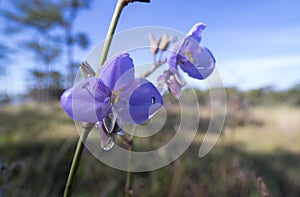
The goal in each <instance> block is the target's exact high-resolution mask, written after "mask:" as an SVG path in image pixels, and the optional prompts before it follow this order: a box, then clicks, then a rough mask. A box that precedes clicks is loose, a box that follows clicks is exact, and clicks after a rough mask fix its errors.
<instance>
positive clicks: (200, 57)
mask: <svg viewBox="0 0 300 197" xmlns="http://www.w3.org/2000/svg"><path fill="white" fill-rule="evenodd" d="M205 28H206V25H205V24H204V23H197V24H196V25H194V26H193V27H192V28H191V30H190V31H189V33H188V34H187V35H186V37H185V38H184V39H183V40H180V41H177V42H176V43H174V44H173V45H172V46H171V49H170V53H169V55H168V64H169V70H167V71H165V72H164V73H163V75H161V76H160V77H159V78H158V80H157V81H158V84H159V86H163V84H167V86H168V88H169V90H170V92H171V93H172V94H173V95H174V96H175V97H177V98H178V97H179V96H180V94H181V88H182V87H183V86H184V85H185V81H184V80H183V78H182V77H181V76H180V74H179V70H178V67H180V68H181V70H182V71H183V72H185V73H187V74H188V75H189V76H190V77H192V78H195V79H198V80H203V79H206V78H207V77H208V76H209V75H210V74H211V73H212V71H213V70H214V68H215V62H216V61H215V58H214V57H213V55H212V53H211V52H210V50H209V49H207V48H206V47H202V46H200V45H199V44H200V42H201V38H202V32H203V30H204V29H205Z"/></svg>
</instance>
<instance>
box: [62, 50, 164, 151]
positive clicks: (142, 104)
mask: <svg viewBox="0 0 300 197" xmlns="http://www.w3.org/2000/svg"><path fill="white" fill-rule="evenodd" d="M162 103H163V100H162V96H161V95H160V93H159V92H158V90H157V89H156V87H155V86H154V85H153V84H152V83H151V82H149V81H148V80H146V79H144V78H135V77H134V65H133V60H132V59H131V58H130V56H129V54H127V53H124V54H120V55H118V56H117V57H115V58H113V59H112V60H111V61H109V62H107V63H106V64H105V65H103V66H102V67H101V68H100V70H99V77H93V76H88V77H87V79H85V80H83V81H82V82H80V83H78V84H76V85H75V86H73V87H71V88H70V89H68V90H66V91H65V92H64V93H63V94H62V96H61V104H62V107H63V109H64V110H65V111H66V113H67V114H68V115H69V116H70V117H71V118H72V119H74V120H76V121H83V122H91V123H97V124H98V125H99V126H98V127H99V131H100V136H102V139H103V136H104V135H103V133H104V132H105V133H106V132H108V133H111V132H112V131H113V129H114V124H112V126H110V128H108V127H107V128H106V129H105V130H104V129H103V127H102V124H105V125H107V123H106V122H107V121H105V120H106V118H109V119H110V121H113V122H115V121H117V123H118V125H119V126H120V125H122V121H126V122H128V123H132V124H142V123H144V122H146V121H147V120H149V118H150V117H151V116H152V115H153V114H154V113H155V112H156V111H157V110H158V109H159V108H160V107H161V106H162ZM111 117H112V118H111ZM114 117H117V118H114ZM105 125H104V126H105ZM104 144H105V142H104V143H102V146H103V147H104V146H105V145H104Z"/></svg>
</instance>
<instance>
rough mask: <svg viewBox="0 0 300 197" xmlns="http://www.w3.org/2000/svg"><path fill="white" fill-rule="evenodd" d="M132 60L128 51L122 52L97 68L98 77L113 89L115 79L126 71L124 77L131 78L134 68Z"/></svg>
mask: <svg viewBox="0 0 300 197" xmlns="http://www.w3.org/2000/svg"><path fill="white" fill-rule="evenodd" d="M133 66H134V65H133V60H132V59H131V58H130V57H129V54H128V53H123V54H120V55H118V56H117V57H115V58H113V59H112V60H110V61H108V62H107V63H105V64H104V65H103V66H102V67H101V68H100V69H99V78H100V79H101V80H102V81H103V83H104V84H105V85H106V86H107V87H109V88H110V89H113V88H114V86H115V84H116V83H117V81H118V80H119V79H120V78H121V76H122V75H124V74H125V73H126V77H127V78H130V80H133V78H134V69H133Z"/></svg>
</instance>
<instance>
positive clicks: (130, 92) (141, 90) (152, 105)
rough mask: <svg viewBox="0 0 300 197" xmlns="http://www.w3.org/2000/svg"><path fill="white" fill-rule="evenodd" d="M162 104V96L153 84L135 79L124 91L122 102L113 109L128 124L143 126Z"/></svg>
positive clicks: (121, 97)
mask: <svg viewBox="0 0 300 197" xmlns="http://www.w3.org/2000/svg"><path fill="white" fill-rule="evenodd" d="M162 103H163V99H162V96H161V95H160V93H159V92H158V90H157V89H156V87H155V86H154V85H153V84H152V83H151V82H149V81H148V80H146V79H135V80H133V81H132V82H131V83H130V84H129V85H128V86H127V87H126V88H124V89H122V92H121V96H120V102H118V103H116V104H115V105H114V106H113V108H114V111H115V112H116V113H117V114H118V116H119V117H120V118H121V119H122V120H124V121H126V122H127V123H132V124H142V123H144V122H146V121H147V120H149V118H150V117H151V116H152V115H154V113H155V112H156V111H157V110H158V109H159V108H160V107H161V106H162Z"/></svg>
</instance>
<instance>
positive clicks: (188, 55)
mask: <svg viewBox="0 0 300 197" xmlns="http://www.w3.org/2000/svg"><path fill="white" fill-rule="evenodd" d="M184 54H185V55H186V56H187V57H188V58H189V61H190V62H191V63H194V59H193V56H192V54H191V52H189V51H187V52H185V53H184Z"/></svg>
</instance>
